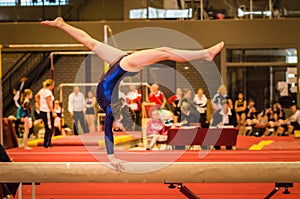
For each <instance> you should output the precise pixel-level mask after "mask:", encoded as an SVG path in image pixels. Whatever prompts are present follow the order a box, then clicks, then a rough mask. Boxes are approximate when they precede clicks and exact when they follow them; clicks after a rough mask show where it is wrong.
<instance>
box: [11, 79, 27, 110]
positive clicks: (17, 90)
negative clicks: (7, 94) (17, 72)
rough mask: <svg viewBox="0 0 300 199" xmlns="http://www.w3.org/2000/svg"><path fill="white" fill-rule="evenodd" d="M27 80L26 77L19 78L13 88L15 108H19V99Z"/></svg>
mask: <svg viewBox="0 0 300 199" xmlns="http://www.w3.org/2000/svg"><path fill="white" fill-rule="evenodd" d="M26 80H27V77H22V78H21V79H20V82H19V83H18V85H17V87H16V88H15V89H14V90H13V94H14V97H13V99H14V102H15V105H16V107H17V108H19V106H20V100H21V97H22V94H23V91H24V89H25V82H26Z"/></svg>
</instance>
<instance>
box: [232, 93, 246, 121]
mask: <svg viewBox="0 0 300 199" xmlns="http://www.w3.org/2000/svg"><path fill="white" fill-rule="evenodd" d="M246 108H247V101H246V100H245V99H244V94H243V93H242V92H239V93H238V97H237V100H236V101H235V102H234V110H235V112H236V118H237V123H238V125H243V124H245V121H246V112H245V111H246Z"/></svg>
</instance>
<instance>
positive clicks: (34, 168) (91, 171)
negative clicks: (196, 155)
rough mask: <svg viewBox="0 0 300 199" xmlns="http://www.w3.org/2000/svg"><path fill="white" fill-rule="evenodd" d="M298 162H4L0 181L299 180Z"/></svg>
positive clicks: (197, 181)
mask: <svg viewBox="0 0 300 199" xmlns="http://www.w3.org/2000/svg"><path fill="white" fill-rule="evenodd" d="M299 168H300V162H174V163H168V162H128V163H124V171H123V172H116V171H115V170H113V169H112V167H111V166H110V164H109V163H107V162H10V163H8V162H5V163H0V182H27V183H28V182H45V183H46V182H47V183H62V182H82V183H113V182H114V183H124V182H126V183H127V182H128V183H162V182H164V180H167V181H173V182H185V183H186V182H195V183H206V182H215V183H221V182H223V183H247V182H249V183H250V182H256V183H258V182H261V183H271V182H272V183H273V182H300V169H299Z"/></svg>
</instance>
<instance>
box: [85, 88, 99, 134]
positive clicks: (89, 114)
mask: <svg viewBox="0 0 300 199" xmlns="http://www.w3.org/2000/svg"><path fill="white" fill-rule="evenodd" d="M96 103H97V100H96V97H95V96H94V93H93V91H89V92H88V97H87V99H86V101H85V107H86V111H85V117H86V121H87V125H88V128H89V132H96V129H95V115H96V112H95V105H96Z"/></svg>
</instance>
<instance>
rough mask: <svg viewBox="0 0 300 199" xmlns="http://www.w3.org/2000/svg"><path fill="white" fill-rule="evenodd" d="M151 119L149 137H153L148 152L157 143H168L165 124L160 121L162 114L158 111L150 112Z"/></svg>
mask: <svg viewBox="0 0 300 199" xmlns="http://www.w3.org/2000/svg"><path fill="white" fill-rule="evenodd" d="M150 117H151V119H150V120H149V121H148V123H147V131H146V132H147V136H152V140H151V142H150V145H149V147H148V148H147V150H151V149H152V148H153V146H154V145H155V144H156V142H157V141H166V140H167V139H166V136H167V135H166V133H165V129H164V127H165V124H164V123H163V122H162V121H161V119H160V114H159V111H158V110H157V109H154V110H152V111H151V110H150Z"/></svg>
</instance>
